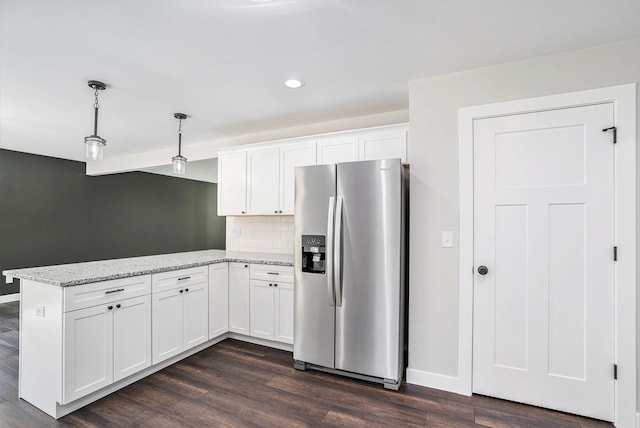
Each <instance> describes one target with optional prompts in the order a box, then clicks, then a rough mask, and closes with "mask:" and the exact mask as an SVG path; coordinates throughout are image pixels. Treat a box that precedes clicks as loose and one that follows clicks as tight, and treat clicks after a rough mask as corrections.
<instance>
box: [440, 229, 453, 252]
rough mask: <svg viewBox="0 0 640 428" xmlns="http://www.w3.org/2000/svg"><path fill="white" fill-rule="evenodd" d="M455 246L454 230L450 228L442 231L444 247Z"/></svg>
mask: <svg viewBox="0 0 640 428" xmlns="http://www.w3.org/2000/svg"><path fill="white" fill-rule="evenodd" d="M452 247H453V232H452V231H450V230H443V231H442V248H452Z"/></svg>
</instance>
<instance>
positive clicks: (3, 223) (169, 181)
mask: <svg viewBox="0 0 640 428" xmlns="http://www.w3.org/2000/svg"><path fill="white" fill-rule="evenodd" d="M216 197H217V185H216V184H213V183H205V182H201V181H195V180H186V179H180V178H174V177H168V176H163V175H157V174H150V173H145V172H128V173H122V174H114V175H103V176H97V177H89V176H87V175H85V164H84V162H77V161H70V160H63V159H57V158H51V157H46V156H38V155H31V154H27V153H21V152H15V151H10V150H3V149H0V271H3V270H6V269H17V268H23V267H34V266H47V265H55V264H63V263H76V262H84V261H91V260H105V259H115V258H122V257H135V256H144V255H153V254H166V253H175V252H180V251H195V250H205V249H224V248H225V236H226V224H225V217H218V215H217V206H216ZM18 291H19V286H18V281H17V280H15V281H14V284H6V282H5V277H4V276H2V277H1V280H0V295H5V294H11V293H16V292H18Z"/></svg>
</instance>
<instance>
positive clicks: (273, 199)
mask: <svg viewBox="0 0 640 428" xmlns="http://www.w3.org/2000/svg"><path fill="white" fill-rule="evenodd" d="M279 162H280V149H279V148H278V147H267V148H263V149H256V150H249V151H248V152H247V213H248V214H250V215H265V214H278V211H279V209H280V203H279V200H278V198H279V196H280V191H279V183H280V173H279Z"/></svg>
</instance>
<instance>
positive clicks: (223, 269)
mask: <svg viewBox="0 0 640 428" xmlns="http://www.w3.org/2000/svg"><path fill="white" fill-rule="evenodd" d="M228 331H229V264H228V263H215V264H212V265H209V339H213V338H215V337H218V336H220V335H221V334H224V333H226V332H228Z"/></svg>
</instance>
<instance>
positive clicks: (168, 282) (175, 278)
mask: <svg viewBox="0 0 640 428" xmlns="http://www.w3.org/2000/svg"><path fill="white" fill-rule="evenodd" d="M152 278H153V279H152V283H153V285H152V290H153V292H154V293H157V292H160V291H165V290H173V289H174V288H178V287H187V286H190V285H194V284H200V283H202V282H208V281H209V270H208V267H207V266H199V267H195V268H189V269H179V270H172V271H170V272H162V273H157V274H153V275H152Z"/></svg>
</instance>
